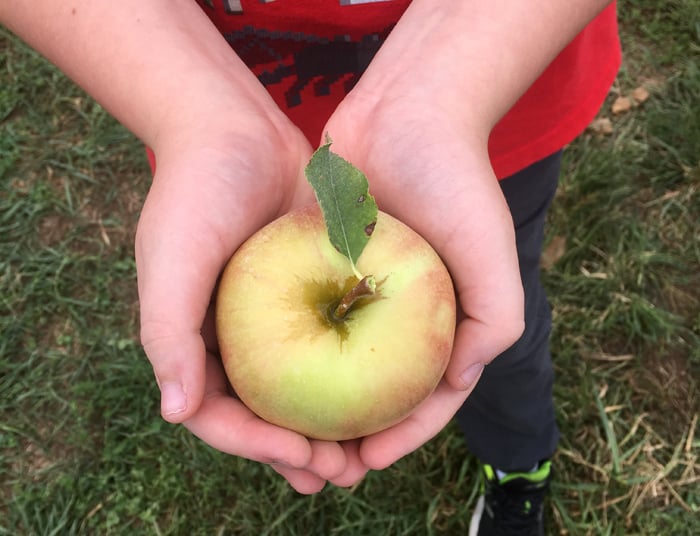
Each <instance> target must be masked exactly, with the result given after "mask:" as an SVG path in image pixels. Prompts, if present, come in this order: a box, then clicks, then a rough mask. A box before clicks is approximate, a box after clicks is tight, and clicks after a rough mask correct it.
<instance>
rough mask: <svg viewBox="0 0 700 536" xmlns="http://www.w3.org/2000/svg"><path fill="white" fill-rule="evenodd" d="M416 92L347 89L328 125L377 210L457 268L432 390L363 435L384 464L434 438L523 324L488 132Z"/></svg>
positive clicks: (367, 459) (367, 449)
mask: <svg viewBox="0 0 700 536" xmlns="http://www.w3.org/2000/svg"><path fill="white" fill-rule="evenodd" d="M455 117H458V115H457V114H454V113H451V110H449V109H445V108H444V107H442V106H441V105H440V103H437V104H436V101H435V100H433V99H430V98H429V96H428V95H426V98H425V99H423V98H420V95H415V94H414V95H412V96H408V95H407V96H405V97H403V98H398V99H396V98H394V99H390V100H385V99H382V98H381V97H380V98H371V99H368V98H365V95H364V94H357V93H356V94H352V93H351V94H350V96H348V98H346V99H345V101H344V102H343V103H342V104H341V105H340V106H339V108H338V109H337V110H336V112H335V114H334V115H333V116H332V117H331V119H330V121H329V122H328V124H327V128H326V132H327V133H328V134H329V135H330V137H331V138H332V139H333V142H334V143H333V150H334V152H337V153H339V154H341V155H342V156H343V157H345V158H346V159H348V160H349V161H350V162H352V163H353V164H354V165H356V166H358V167H359V168H360V169H362V170H363V171H364V172H365V173H366V174H367V176H368V178H369V181H370V190H371V192H372V194H373V195H374V196H375V197H376V198H377V202H378V204H379V208H380V210H383V211H385V212H388V213H390V214H392V215H393V216H395V217H397V218H398V219H400V220H402V221H403V222H404V223H406V224H408V225H409V226H411V227H412V228H413V229H414V230H416V231H417V232H419V233H420V234H421V235H422V236H423V237H424V238H425V239H426V240H428V242H429V243H430V244H431V245H432V246H433V248H435V250H436V251H437V252H438V254H439V255H440V256H441V258H442V259H443V261H444V262H445V264H446V265H447V267H448V269H449V270H450V273H451V275H452V278H453V281H454V284H455V290H456V292H457V306H458V324H457V330H456V335H455V341H454V348H453V353H452V356H451V359H450V362H449V365H448V368H447V371H446V373H445V377H444V379H443V380H442V382H441V383H440V384H439V386H438V387H437V389H436V391H435V392H434V393H433V394H432V395H431V396H430V397H429V398H428V399H427V400H425V401H424V402H423V403H422V404H421V405H420V406H419V407H418V408H417V409H416V410H415V411H414V413H413V414H412V415H410V416H409V417H408V418H406V419H405V420H404V421H402V422H401V423H399V424H397V425H395V426H393V427H391V428H389V429H387V430H384V431H382V432H379V433H377V434H374V435H371V436H368V437H365V438H363V439H362V441H361V443H360V445H359V456H360V458H361V460H362V461H363V462H364V464H366V466H367V467H369V468H373V469H382V468H385V467H387V466H389V465H391V464H392V463H394V462H395V461H396V460H398V459H399V458H401V457H402V456H404V455H406V454H408V453H410V452H412V451H413V450H415V449H417V448H418V447H420V446H421V445H423V444H424V443H425V442H426V441H428V440H429V439H431V438H432V437H433V436H435V435H436V434H437V433H438V432H439V431H440V430H442V428H443V427H444V426H445V425H446V424H447V423H448V422H449V420H450V419H451V418H452V417H453V416H454V414H455V413H456V411H457V410H458V409H459V407H460V406H461V405H462V404H463V403H464V401H465V399H466V398H467V396H468V395H469V393H470V392H471V390H472V389H473V388H474V386H475V384H476V381H477V380H478V377H479V376H480V374H481V370H482V368H483V366H484V365H485V364H487V363H488V362H490V361H491V360H492V359H493V358H494V357H495V356H497V355H498V354H499V353H501V352H502V351H504V350H505V349H506V348H508V347H509V346H510V345H511V344H513V343H514V342H515V341H516V340H517V338H518V337H519V336H520V334H521V332H522V329H523V325H524V319H523V315H524V312H523V309H524V307H523V291H522V284H521V280H520V274H519V269H518V260H517V253H516V249H515V238H514V229H513V222H512V219H511V216H510V212H509V210H508V207H507V205H506V203H505V200H504V198H503V195H502V193H501V190H500V187H499V186H498V182H497V180H496V178H495V176H494V174H493V171H492V170H491V166H490V162H489V158H488V153H487V144H486V140H487V138H488V136H487V134H486V133H484V132H478V131H472V130H470V129H469V128H468V126H467V125H468V123H466V124H465V123H464V122H462V121H460V120H456V119H455Z"/></svg>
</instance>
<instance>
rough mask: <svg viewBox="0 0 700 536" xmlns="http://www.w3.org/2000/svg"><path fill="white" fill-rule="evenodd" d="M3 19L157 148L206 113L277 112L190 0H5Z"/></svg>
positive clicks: (226, 117)
mask: <svg viewBox="0 0 700 536" xmlns="http://www.w3.org/2000/svg"><path fill="white" fill-rule="evenodd" d="M0 22H2V23H4V24H5V25H6V26H8V27H9V28H10V30H12V31H13V32H15V33H16V34H18V35H19V36H20V37H21V38H23V39H24V40H25V41H27V42H28V43H29V44H30V45H31V46H32V47H34V48H36V49H37V50H38V51H39V52H41V53H42V54H44V55H45V56H46V57H47V58H49V59H50V60H51V61H52V62H54V63H55V64H56V65H57V66H58V67H59V68H60V69H61V70H63V71H64V72H65V73H66V74H67V75H68V76H70V77H71V78H72V79H73V80H75V81H76V82H77V83H78V84H79V85H81V86H82V87H83V88H84V89H85V90H86V91H87V92H88V93H90V94H91V95H92V96H93V97H94V98H95V99H96V100H97V101H98V102H100V104H102V105H103V106H104V107H105V108H106V109H108V110H109V111H110V112H111V113H112V114H113V115H114V116H115V117H117V119H119V120H120V121H121V122H122V123H123V124H125V125H126V126H127V128H129V129H130V130H132V131H133V132H134V133H135V134H136V135H137V136H139V137H140V138H141V139H142V140H144V141H145V142H146V143H147V144H149V145H151V146H152V147H154V148H156V150H157V149H158V148H159V146H161V145H162V144H163V143H165V144H167V143H168V142H169V141H172V138H173V136H178V135H183V134H182V133H184V132H186V131H187V130H188V129H192V128H194V127H195V126H196V125H199V124H200V123H201V122H202V120H203V119H204V118H207V119H208V120H212V118H213V120H214V121H216V120H217V118H218V120H221V121H228V122H235V121H236V120H238V119H241V120H244V119H245V118H246V117H250V114H253V115H255V114H260V115H264V114H266V113H270V114H272V115H273V116H275V117H274V119H272V120H273V121H274V120H277V119H278V117H277V116H276V111H275V110H276V109H275V108H274V106H272V102H271V100H269V99H268V97H267V94H266V93H265V91H264V90H263V89H262V87H261V86H260V84H259V83H258V82H257V80H256V79H255V77H253V76H252V75H251V73H250V72H249V71H248V69H247V68H246V67H245V65H243V63H242V62H241V61H240V60H239V59H238V58H237V57H236V55H235V54H234V53H233V52H232V51H231V49H230V47H229V46H228V44H227V43H226V41H225V40H224V39H223V37H222V36H221V35H220V34H219V33H218V32H217V31H216V29H215V28H214V27H213V25H212V24H211V22H210V21H209V20H208V19H207V17H206V16H205V15H204V14H203V13H202V11H201V9H200V8H199V7H198V6H197V4H196V3H195V2H193V1H192V0H178V1H173V0H149V1H148V2H143V1H141V0H121V1H119V2H87V1H77V2H49V1H46V0H39V1H35V2H26V1H23V0H3V2H1V3H0ZM209 127H210V128H211V131H214V130H215V127H216V125H209Z"/></svg>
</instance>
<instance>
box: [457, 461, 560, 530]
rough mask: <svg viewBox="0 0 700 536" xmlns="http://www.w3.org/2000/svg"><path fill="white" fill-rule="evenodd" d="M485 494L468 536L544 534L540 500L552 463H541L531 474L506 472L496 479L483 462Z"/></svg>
mask: <svg viewBox="0 0 700 536" xmlns="http://www.w3.org/2000/svg"><path fill="white" fill-rule="evenodd" d="M482 469H483V476H484V484H483V491H484V494H483V495H482V496H481V497H479V500H478V502H477V504H476V508H475V510H474V514H473V515H472V519H471V522H470V524H469V536H491V535H496V534H498V535H502V536H507V535H510V534H512V535H518V536H544V516H543V502H544V497H545V495H546V494H547V491H548V489H549V481H550V479H551V469H552V464H551V462H549V461H545V462H542V463H540V465H539V467H538V468H537V469H536V470H535V471H533V472H532V473H509V474H506V475H505V476H503V477H501V478H498V476H497V474H496V470H495V469H494V468H493V467H491V466H490V465H483V466H482Z"/></svg>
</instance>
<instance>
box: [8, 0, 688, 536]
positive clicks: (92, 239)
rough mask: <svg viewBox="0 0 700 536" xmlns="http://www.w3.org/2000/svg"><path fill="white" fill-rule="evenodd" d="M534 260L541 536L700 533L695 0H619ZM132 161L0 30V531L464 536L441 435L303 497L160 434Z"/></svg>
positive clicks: (255, 471)
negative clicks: (548, 479)
mask: <svg viewBox="0 0 700 536" xmlns="http://www.w3.org/2000/svg"><path fill="white" fill-rule="evenodd" d="M620 21H621V28H622V38H623V45H624V51H625V60H624V65H623V68H622V70H621V71H620V74H619V76H618V79H617V81H616V83H615V85H614V87H613V88H612V90H611V92H610V96H609V99H608V102H606V103H605V105H604V106H603V108H602V109H601V112H600V116H599V120H598V121H597V122H596V123H594V125H592V127H591V128H590V129H589V130H588V131H587V132H586V133H585V134H584V135H582V136H581V137H580V138H579V139H578V140H577V141H576V142H575V143H573V144H571V145H570V146H569V147H568V148H567V149H566V151H565V154H564V158H565V167H564V169H565V171H564V175H563V177H562V182H561V187H560V190H559V193H558V196H557V199H556V201H555V204H554V207H553V209H552V212H551V214H550V221H549V226H548V231H547V233H548V235H547V248H546V251H545V259H544V262H543V272H544V277H545V284H546V286H547V288H548V290H549V293H550V298H551V303H552V307H553V311H554V319H555V328H554V332H553V335H552V347H553V351H554V354H555V356H556V357H555V366H556V371H557V376H558V380H557V385H556V390H555V396H556V400H557V406H558V416H559V421H560V424H561V427H562V432H563V438H562V442H561V445H560V448H559V450H558V452H557V454H556V457H555V466H556V481H555V482H554V484H553V489H552V496H551V500H550V501H549V502H548V504H547V517H548V520H549V524H550V532H551V534H571V535H579V534H581V535H588V534H590V535H600V534H609V535H613V534H614V535H623V534H624V535H628V534H640V535H695V534H700V425H698V414H699V413H700V1H699V0H674V1H669V2H661V1H659V0H655V1H652V0H636V1H633V0H622V1H621V2H620ZM149 180H150V179H149V173H148V166H147V163H146V160H145V156H144V154H143V150H142V147H141V145H140V143H139V142H138V141H137V140H136V139H135V138H134V137H133V136H132V135H131V134H130V133H129V132H127V131H126V130H125V129H124V128H123V127H122V126H120V125H119V124H118V123H116V122H115V121H114V120H113V119H112V118H111V117H110V116H109V115H107V114H106V112H105V111H104V110H103V109H102V108H100V107H99V106H98V105H97V104H95V103H94V102H93V101H92V100H91V99H90V98H89V97H87V96H86V95H85V94H84V93H83V92H82V91H81V90H80V89H78V88H77V87H76V86H75V85H73V84H72V83H71V82H70V81H69V80H67V79H66V78H65V77H64V76H63V75H62V74H61V73H60V72H58V71H57V70H56V69H55V68H54V67H53V66H51V65H50V64H49V63H47V62H46V61H45V60H43V59H42V58H41V57H40V56H38V55H37V54H36V53H34V52H33V51H31V50H30V49H28V48H27V47H25V46H24V45H23V44H21V43H20V42H19V41H18V40H16V39H15V38H14V37H12V36H11V35H10V34H9V33H8V32H6V31H4V30H0V534H8V535H13V536H14V535H44V534H61V535H64V534H129V535H130V536H131V535H135V534H145V535H149V534H156V535H158V534H172V535H180V534H206V535H209V534H242V535H247V534H255V535H258V534H271V535H278V534H279V535H286V534H289V535H323V536H325V535H330V534H343V535H345V534H361V535H402V534H406V535H421V534H426V535H430V534H445V535H457V534H466V526H467V525H468V520H469V515H470V512H471V509H472V508H473V505H474V502H475V499H476V496H477V494H478V480H477V479H476V477H475V474H476V468H477V465H476V460H475V459H474V458H473V457H472V456H471V455H470V454H469V452H467V450H466V448H465V447H464V444H463V443H462V440H461V438H460V436H459V433H458V432H457V430H456V428H455V427H454V426H452V425H450V426H448V427H447V428H446V429H445V430H444V431H443V432H442V433H441V434H440V435H438V437H436V438H435V439H434V440H433V441H431V442H430V443H428V444H427V445H425V446H424V447H422V448H421V449H419V450H418V451H416V452H415V453H413V454H412V455H410V456H408V457H406V458H404V459H403V460H401V461H400V462H398V463H397V464H395V465H394V466H393V467H391V468H389V469H387V470H385V471H382V472H375V473H371V474H370V475H368V477H367V478H366V479H365V480H364V481H363V482H362V483H360V484H359V485H357V486H355V487H354V488H352V489H338V488H333V487H331V486H329V487H328V488H326V489H325V490H324V491H323V492H322V493H320V494H317V495H314V496H309V497H304V496H300V495H298V494H296V493H295V492H293V491H292V490H291V489H290V488H289V487H288V486H287V485H286V484H285V483H284V482H283V481H282V480H281V479H280V478H279V477H278V476H277V475H276V474H275V473H273V472H272V471H271V470H270V469H269V468H268V467H266V466H261V465H258V464H255V463H252V462H248V461H245V460H241V459H237V458H233V457H230V456H226V455H224V454H221V453H219V452H217V451H214V450H213V449H211V448H209V447H208V446H206V445H205V444H203V443H202V442H201V441H199V440H197V439H196V438H194V437H193V436H191V435H190V434H189V433H188V432H187V431H186V430H185V429H184V428H182V427H179V426H172V425H169V424H167V423H165V422H164V421H162V420H161V419H160V417H159V410H158V407H159V403H158V392H157V387H156V385H155V382H154V381H153V376H152V372H151V370H150V366H149V364H148V362H147V360H146V359H145V357H144V355H143V351H142V349H141V347H140V345H139V342H138V335H137V333H138V307H137V301H136V288H135V268H134V261H133V256H132V241H133V235H134V230H135V225H136V221H137V218H138V214H139V210H140V206H141V203H142V201H143V198H144V195H145V192H146V190H147V188H148V185H149Z"/></svg>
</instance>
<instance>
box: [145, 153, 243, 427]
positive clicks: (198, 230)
mask: <svg viewBox="0 0 700 536" xmlns="http://www.w3.org/2000/svg"><path fill="white" fill-rule="evenodd" d="M168 171H169V170H168V169H167V168H166V165H163V166H161V168H160V170H159V172H160V173H164V174H167V173H168ZM167 177H168V178H167V179H162V178H161V179H160V180H158V178H156V180H154V183H153V186H152V187H151V191H150V192H149V195H148V197H147V200H146V203H145V205H144V208H143V211H142V214H141V218H140V220H139V225H138V229H137V234H136V267H137V273H138V289H139V302H140V311H141V341H142V344H143V347H144V350H145V352H146V355H147V357H148V359H149V360H150V362H151V365H152V366H153V370H154V373H155V375H156V378H157V381H158V385H159V386H160V388H161V413H162V415H163V417H164V418H165V419H166V420H168V421H170V422H182V421H184V420H185V419H188V418H189V417H191V416H192V415H193V414H194V412H195V411H196V410H197V408H198V406H199V404H200V402H201V399H202V394H203V389H204V360H205V345H204V341H203V340H202V337H201V335H200V330H201V328H202V324H203V322H204V318H205V314H206V311H207V308H208V306H209V302H210V300H211V295H212V291H213V287H214V284H215V282H216V279H217V276H218V273H219V272H220V270H221V267H222V265H223V263H224V262H225V260H226V257H227V255H228V254H230V252H229V251H228V249H229V248H230V247H232V246H231V244H228V243H225V242H224V241H223V240H222V239H221V234H220V233H217V231H216V230H217V226H218V225H220V222H219V221H218V218H216V217H213V216H212V213H214V211H213V210H210V211H209V212H210V213H209V214H206V213H204V212H205V208H204V207H211V206H212V200H211V199H209V198H208V197H207V196H208V195H209V194H203V193H199V191H201V190H206V189H204V188H201V187H197V188H195V187H194V186H193V185H192V184H191V183H190V182H189V181H186V180H184V179H182V178H181V177H180V176H178V175H177V171H173V172H172V173H171V174H170V175H167ZM195 186H196V185H195ZM193 190H194V191H193ZM198 190H199V191H198ZM209 218H212V220H210V219H209Z"/></svg>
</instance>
